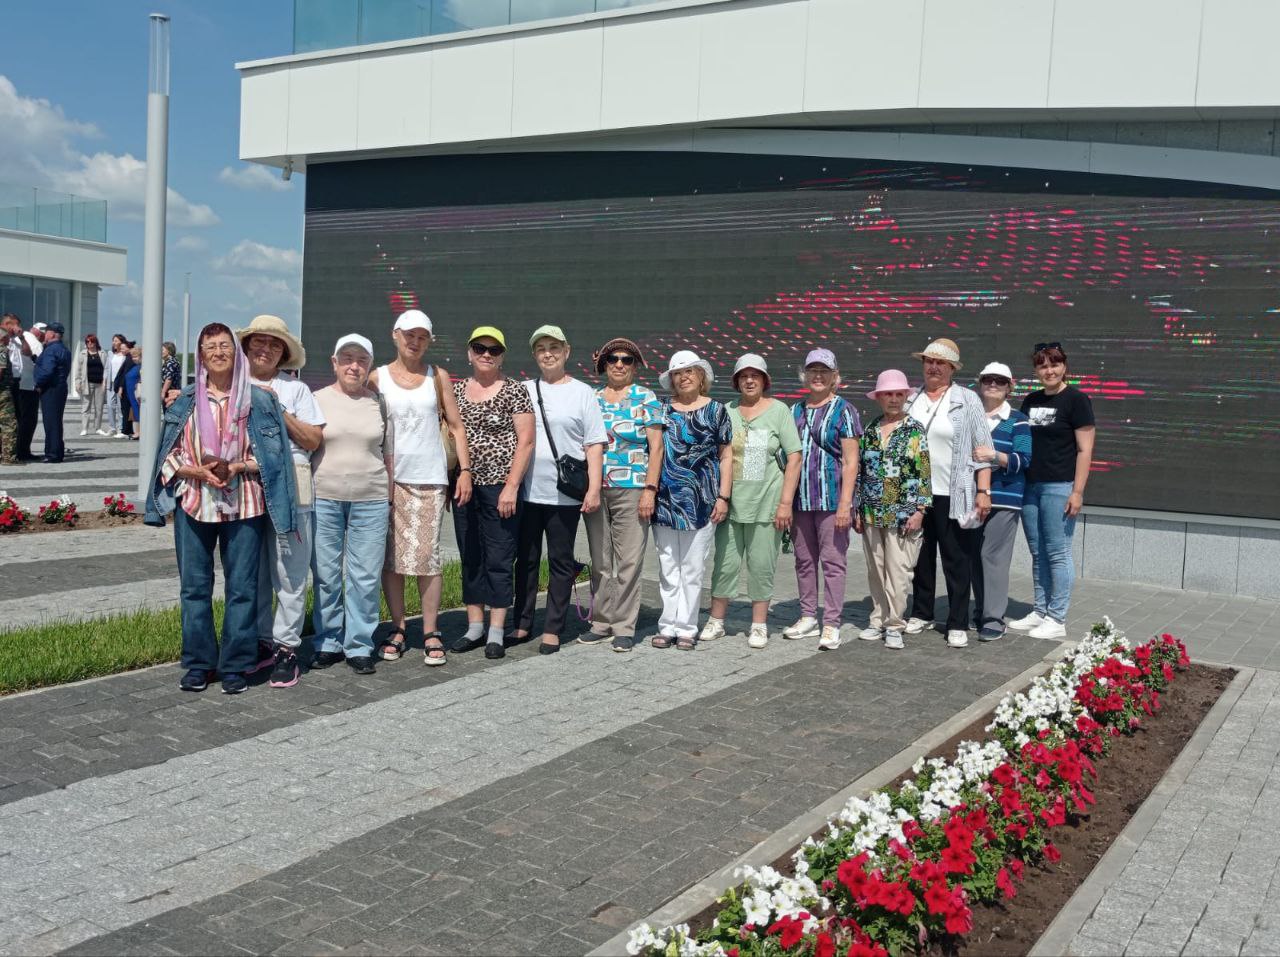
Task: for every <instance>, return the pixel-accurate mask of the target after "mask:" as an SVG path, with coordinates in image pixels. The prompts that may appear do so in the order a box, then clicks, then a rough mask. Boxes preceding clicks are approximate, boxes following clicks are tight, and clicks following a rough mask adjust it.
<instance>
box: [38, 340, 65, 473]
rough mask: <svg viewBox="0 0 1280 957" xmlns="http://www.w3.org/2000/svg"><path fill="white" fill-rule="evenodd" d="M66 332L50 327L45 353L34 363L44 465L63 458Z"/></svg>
mask: <svg viewBox="0 0 1280 957" xmlns="http://www.w3.org/2000/svg"><path fill="white" fill-rule="evenodd" d="M65 332H66V330H65V329H64V328H63V326H62V323H60V322H51V323H49V325H47V326H46V327H45V330H44V350H43V351H42V352H41V353H40V358H39V359H37V360H36V391H37V392H39V393H40V414H41V416H42V417H43V418H44V461H46V462H61V461H62V458H63V456H64V455H65V454H66V447H65V446H64V445H63V443H62V411H63V409H65V408H66V406H67V376H69V375H70V374H71V350H70V349H68V348H67V347H66V346H65V345H63V344H62V336H63V335H64V334H65Z"/></svg>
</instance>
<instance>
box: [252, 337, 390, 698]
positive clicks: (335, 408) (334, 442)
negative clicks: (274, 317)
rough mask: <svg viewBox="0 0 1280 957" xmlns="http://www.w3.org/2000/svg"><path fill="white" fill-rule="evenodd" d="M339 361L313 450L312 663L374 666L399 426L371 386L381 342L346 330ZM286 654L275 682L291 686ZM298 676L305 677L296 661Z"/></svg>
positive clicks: (321, 405)
mask: <svg viewBox="0 0 1280 957" xmlns="http://www.w3.org/2000/svg"><path fill="white" fill-rule="evenodd" d="M331 361H332V363H333V373H334V377H335V381H334V383H333V384H332V385H330V386H327V387H325V388H323V389H320V390H319V391H317V392H316V393H315V404H316V408H317V410H318V412H319V414H320V416H321V418H323V419H324V422H325V425H324V441H323V443H322V444H321V445H320V447H319V448H318V449H316V451H315V452H314V453H313V454H312V456H311V462H312V466H313V468H314V472H315V488H316V501H315V524H316V529H315V558H314V562H313V566H312V567H313V570H314V574H315V608H314V610H313V612H312V622H313V623H314V625H315V637H314V638H313V639H312V640H313V642H314V644H315V656H314V658H313V659H312V667H313V668H315V667H319V668H326V667H328V666H330V665H334V664H337V663H338V662H339V661H342V660H343V658H346V660H347V661H348V662H357V663H367V664H368V667H365V666H364V665H363V664H360V665H359V666H358V667H356V668H355V670H356V672H357V673H368V672H369V671H370V670H371V669H372V666H373V665H372V663H373V633H374V631H375V630H376V629H377V627H378V620H379V617H380V611H381V607H380V602H379V601H378V597H379V587H380V583H381V574H382V564H383V560H384V558H385V556H386V552H387V523H388V520H389V519H388V508H387V505H388V503H389V502H390V501H391V475H392V474H393V472H394V467H393V458H394V452H395V434H394V428H393V427H392V424H391V422H392V420H391V418H390V416H388V415H387V410H386V405H385V403H384V401H383V399H382V397H381V396H380V395H379V394H378V393H377V392H374V391H372V390H371V389H369V388H367V383H368V380H369V369H370V368H371V367H372V365H373V344H372V343H371V342H370V341H369V340H368V339H366V338H365V337H364V336H361V335H357V334H356V333H351V334H349V335H345V336H343V337H342V338H341V339H339V340H338V341H337V343H336V344H335V345H334V347H333V358H332V360H331ZM304 388H305V386H304ZM304 577H305V576H304ZM281 661H282V658H281V657H277V659H276V669H275V672H273V677H272V684H273V685H275V686H276V687H288V682H287V681H286V680H284V679H287V678H289V677H290V672H289V671H288V670H286V669H285V668H282V666H281ZM285 663H286V665H287V664H288V662H287V660H286V662H285ZM292 679H293V683H297V680H298V678H297V671H296V662H295V666H294V670H293V672H292Z"/></svg>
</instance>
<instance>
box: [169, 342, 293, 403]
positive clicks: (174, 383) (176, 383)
mask: <svg viewBox="0 0 1280 957" xmlns="http://www.w3.org/2000/svg"><path fill="white" fill-rule="evenodd" d="M294 378H295V379H296V378H297V376H296V375H295V376H294ZM185 384H186V383H184V382H183V381H182V363H180V362H179V361H178V347H177V345H176V344H175V343H172V342H166V343H165V344H164V345H163V346H161V347H160V394H161V395H167V394H168V393H169V392H170V391H171V390H173V389H178V390H181V389H182V387H183V385H185Z"/></svg>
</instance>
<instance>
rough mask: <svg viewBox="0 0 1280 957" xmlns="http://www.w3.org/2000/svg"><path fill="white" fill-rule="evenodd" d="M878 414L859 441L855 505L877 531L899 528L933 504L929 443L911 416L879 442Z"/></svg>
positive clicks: (922, 428) (879, 417) (865, 520)
mask: <svg viewBox="0 0 1280 957" xmlns="http://www.w3.org/2000/svg"><path fill="white" fill-rule="evenodd" d="M883 418H884V416H882V415H878V416H876V417H875V419H873V420H872V422H871V423H870V424H869V425H868V426H867V430H866V431H865V432H863V433H862V438H861V439H859V440H858V502H857V508H858V511H859V513H860V514H861V515H862V521H863V522H865V523H866V524H867V525H874V526H876V527H878V528H891V527H893V526H897V527H898V528H901V527H902V526H903V525H905V524H906V522H907V519H909V518H910V517H911V516H912V515H913V514H915V513H916V512H917V511H919V510H920V509H922V508H928V507H929V506H930V505H932V504H933V492H932V488H931V485H930V476H929V441H928V439H927V438H926V437H925V432H924V426H922V425H921V424H920V423H919V422H917V421H916V420H915V419H913V418H911V416H907V418H906V420H905V421H904V422H903V423H902V424H901V425H899V426H898V427H897V428H896V429H894V430H893V432H891V433H890V434H889V441H888V443H887V444H885V445H881V442H880V420H881V419H883Z"/></svg>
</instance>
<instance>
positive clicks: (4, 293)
mask: <svg viewBox="0 0 1280 957" xmlns="http://www.w3.org/2000/svg"><path fill="white" fill-rule="evenodd" d="M6 312H11V313H13V314H14V315H15V316H17V317H18V318H19V319H21V320H22V325H23V328H29V327H30V326H31V323H32V322H34V321H35V320H33V319H32V318H31V279H30V277H28V276H9V275H5V274H4V273H0V313H6Z"/></svg>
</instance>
